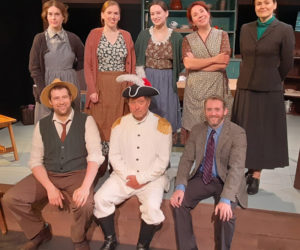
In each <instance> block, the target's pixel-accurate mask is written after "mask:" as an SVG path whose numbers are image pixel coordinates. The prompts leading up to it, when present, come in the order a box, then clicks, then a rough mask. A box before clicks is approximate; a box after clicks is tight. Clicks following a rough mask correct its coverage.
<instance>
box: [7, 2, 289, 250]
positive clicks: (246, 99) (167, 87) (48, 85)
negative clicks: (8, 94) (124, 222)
mask: <svg viewBox="0 0 300 250" xmlns="http://www.w3.org/2000/svg"><path fill="white" fill-rule="evenodd" d="M254 7H255V12H256V15H257V17H258V19H257V20H256V21H253V22H251V23H248V24H245V25H243V26H242V29H241V35H240V51H241V56H242V62H241V66H240V76H239V78H238V82H237V90H236V93H235V98H234V100H233V97H232V95H231V92H230V89H229V86H228V78H227V76H226V67H227V65H228V63H229V60H230V54H231V49H230V44H229V38H228V34H227V33H226V32H225V31H223V30H220V29H216V28H214V27H212V26H211V14H210V11H209V8H208V6H207V5H206V3H205V2H203V1H195V2H192V3H191V5H190V6H189V7H188V9H187V18H188V21H189V23H190V25H191V26H192V27H193V30H194V32H192V33H190V34H188V35H186V36H185V37H184V38H183V37H182V36H181V34H179V33H176V32H175V31H174V30H172V29H170V28H168V27H167V18H168V15H169V12H168V8H167V5H166V3H165V2H164V1H161V0H154V1H153V2H152V3H151V4H150V6H149V14H150V18H151V21H152V24H153V26H151V27H150V28H147V29H145V30H143V31H141V33H140V34H139V36H138V38H137V40H136V42H135V44H134V43H133V41H132V38H131V35H130V33H129V32H127V31H125V30H122V29H120V28H119V27H118V22H119V20H120V6H119V4H118V3H117V2H116V1H113V0H108V1H106V2H105V3H104V4H103V6H102V9H101V13H100V19H101V23H102V26H103V27H101V28H95V29H93V30H92V31H91V32H90V34H89V35H88V37H87V40H86V43H85V46H83V44H82V42H81V40H80V39H79V37H78V36H77V35H75V34H74V33H71V32H69V31H66V30H64V29H63V28H62V24H63V23H66V22H67V20H68V12H67V6H66V5H65V4H63V3H62V2H60V1H57V0H50V1H47V2H45V3H44V4H43V9H42V14H41V16H42V19H43V21H44V22H45V23H46V24H48V28H47V29H46V30H45V31H44V32H42V33H40V34H37V35H36V36H35V38H34V41H33V46H32V49H31V51H30V61H29V70H30V73H31V76H32V78H33V81H34V86H33V93H34V96H35V100H36V108H35V123H36V126H35V129H34V133H33V140H32V150H31V156H30V161H29V165H30V168H31V170H32V174H31V175H29V176H27V177H25V178H24V179H23V180H21V181H20V182H19V183H17V184H16V185H15V186H14V187H12V188H11V189H10V190H9V191H8V192H7V193H6V194H5V196H4V198H3V202H4V203H5V204H6V206H7V208H8V209H9V210H10V212H11V213H12V214H13V215H14V217H15V219H16V220H17V222H18V224H19V225H20V227H21V228H22V230H23V231H24V233H25V235H26V237H27V238H28V242H26V243H25V244H24V246H23V247H22V249H26V250H29V249H38V247H39V246H40V245H41V244H43V243H45V242H47V241H49V240H50V239H51V237H52V233H51V226H50V224H48V223H47V222H45V221H44V220H43V218H42V217H38V216H37V215H36V214H35V213H34V212H33V210H32V204H33V203H35V202H36V201H39V200H42V199H45V198H48V201H49V203H50V204H51V205H54V206H57V207H59V208H60V209H65V208H69V209H70V211H71V213H72V224H71V239H72V242H73V243H74V249H77V250H78V249H82V250H84V249H90V248H89V244H88V241H87V238H86V231H87V230H88V226H89V225H90V222H91V219H93V220H94V221H95V222H96V224H97V225H98V226H99V227H100V228H101V229H102V231H103V234H104V243H103V245H102V246H101V248H100V249H105V250H112V249H116V247H117V245H118V240H117V236H116V230H115V222H114V214H115V210H116V206H117V205H119V204H121V203H122V202H124V201H125V200H127V199H128V198H130V197H131V196H136V197H137V198H138V200H139V202H140V207H139V209H140V213H141V226H140V233H139V236H138V241H137V246H136V249H138V250H143V249H149V246H150V243H151V240H152V238H153V236H154V234H155V232H157V231H158V230H159V229H160V228H161V226H162V223H163V221H164V219H165V217H164V214H163V212H162V210H161V203H162V199H163V194H164V191H167V190H168V188H169V179H168V177H167V175H166V169H167V168H168V166H169V164H170V155H171V149H172V144H173V141H174V138H176V136H177V132H178V131H179V130H180V134H181V140H182V142H183V143H184V145H185V148H184V152H183V154H182V156H181V159H180V162H179V165H178V172H177V176H176V181H175V191H174V193H173V194H172V196H171V198H170V205H171V207H172V210H173V215H174V222H175V223H174V224H175V233H176V243H177V248H178V249H180V250H192V249H198V248H197V240H196V238H195V235H194V232H193V223H192V216H191V213H190V212H191V210H192V209H193V208H195V207H196V206H197V204H198V203H199V201H201V200H203V199H206V198H208V197H213V198H214V200H215V210H214V212H213V219H214V234H215V237H214V241H215V249H218V250H220V249H222V250H225V249H230V246H231V242H232V238H233V234H234V228H235V220H236V216H235V214H234V210H235V208H236V206H238V205H239V206H241V207H243V208H245V207H247V193H248V194H256V193H257V192H258V190H259V180H260V174H261V170H262V169H273V168H277V167H284V166H288V164H289V163H288V149H287V128H286V115H285V108H284V96H283V80H284V78H285V77H286V75H287V73H288V71H289V70H290V69H291V67H292V65H293V50H294V43H295V42H294V33H293V29H292V27H291V26H290V25H287V24H285V23H283V22H280V21H279V20H277V19H276V18H275V16H274V11H275V10H276V7H277V2H276V0H255V1H254ZM184 68H185V73H184V74H185V76H186V86H185V91H184V100H183V111H182V114H181V110H180V103H179V99H178V95H177V85H176V83H177V81H178V77H179V75H180V74H181V73H182V71H183V69H184ZM81 69H84V75H85V81H86V84H87V94H86V106H85V113H82V112H80V92H79V91H80V86H79V81H78V78H77V72H76V71H78V70H81ZM105 161H108V162H109V164H110V166H111V174H110V175H109V177H108V178H107V180H106V181H105V182H104V183H103V184H102V186H101V187H100V188H99V189H98V190H97V192H96V193H95V194H94V183H95V182H97V181H98V180H97V178H96V176H97V173H98V171H99V166H101V165H103V164H104V162H105ZM245 168H247V169H248V172H247V173H245ZM197 223H199V222H197ZM166 240H167V239H166ZM199 248H200V249H201V245H200V246H199Z"/></svg>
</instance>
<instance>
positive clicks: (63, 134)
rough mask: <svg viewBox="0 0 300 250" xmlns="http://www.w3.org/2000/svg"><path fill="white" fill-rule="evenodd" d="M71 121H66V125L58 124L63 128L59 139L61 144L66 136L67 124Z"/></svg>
mask: <svg viewBox="0 0 300 250" xmlns="http://www.w3.org/2000/svg"><path fill="white" fill-rule="evenodd" d="M70 121H71V120H68V121H67V122H66V123H60V125H61V126H62V128H63V131H62V133H61V136H60V139H61V141H62V142H64V140H65V139H66V136H67V124H68V123H69V122H70Z"/></svg>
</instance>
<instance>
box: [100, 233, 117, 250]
mask: <svg viewBox="0 0 300 250" xmlns="http://www.w3.org/2000/svg"><path fill="white" fill-rule="evenodd" d="M117 245H118V242H117V238H116V235H109V236H107V237H105V241H104V243H103V245H102V247H101V248H100V249H101V250H114V249H116V247H117Z"/></svg>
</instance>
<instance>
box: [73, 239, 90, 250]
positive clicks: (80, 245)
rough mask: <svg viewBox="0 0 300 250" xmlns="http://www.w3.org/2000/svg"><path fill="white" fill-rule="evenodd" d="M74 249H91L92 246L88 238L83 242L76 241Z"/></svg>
mask: <svg viewBox="0 0 300 250" xmlns="http://www.w3.org/2000/svg"><path fill="white" fill-rule="evenodd" d="M73 244H74V249H75V250H90V246H89V243H88V241H87V240H84V241H81V242H76V243H75V242H74V243H73Z"/></svg>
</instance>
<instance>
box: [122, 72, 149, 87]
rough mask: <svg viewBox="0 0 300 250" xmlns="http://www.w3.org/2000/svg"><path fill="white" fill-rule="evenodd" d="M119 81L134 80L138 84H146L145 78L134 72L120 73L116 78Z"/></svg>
mask: <svg viewBox="0 0 300 250" xmlns="http://www.w3.org/2000/svg"><path fill="white" fill-rule="evenodd" d="M116 81H117V82H132V83H135V84H136V85H138V86H145V84H144V80H143V79H142V78H140V77H138V76H137V75H133V74H124V75H119V76H118V77H117V78H116Z"/></svg>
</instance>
